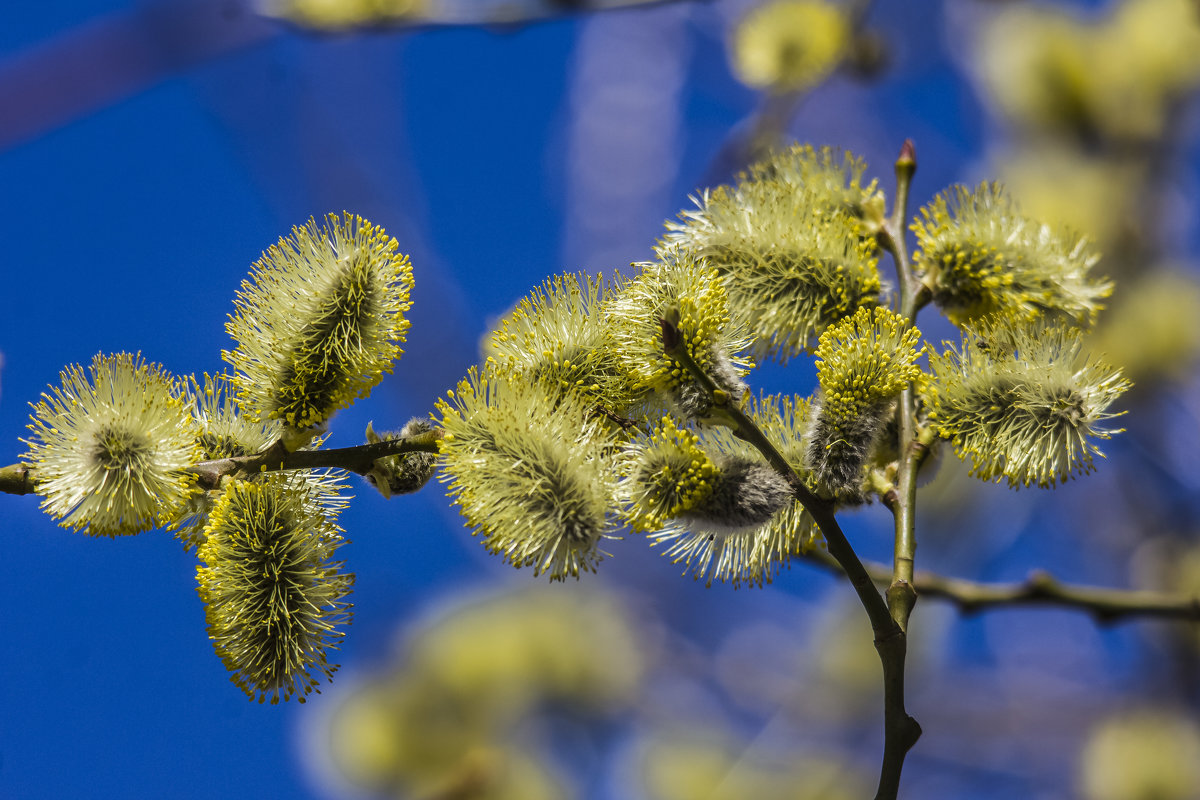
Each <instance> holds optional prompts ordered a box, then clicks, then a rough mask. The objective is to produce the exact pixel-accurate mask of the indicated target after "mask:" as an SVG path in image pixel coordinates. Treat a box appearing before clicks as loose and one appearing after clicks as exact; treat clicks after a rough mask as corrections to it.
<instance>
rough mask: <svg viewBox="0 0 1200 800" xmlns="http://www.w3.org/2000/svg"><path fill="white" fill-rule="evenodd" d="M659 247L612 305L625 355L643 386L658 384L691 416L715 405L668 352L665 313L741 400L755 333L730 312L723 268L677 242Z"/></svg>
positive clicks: (717, 381)
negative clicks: (746, 353) (654, 259)
mask: <svg viewBox="0 0 1200 800" xmlns="http://www.w3.org/2000/svg"><path fill="white" fill-rule="evenodd" d="M659 255H660V258H661V260H660V261H657V262H653V263H646V264H642V265H641V267H642V272H641V274H639V275H638V276H637V278H635V279H633V280H631V281H629V282H628V283H627V284H625V285H624V286H623V287H622V289H621V291H620V293H619V294H618V295H617V296H616V298H615V299H614V300H613V301H612V302H611V303H609V304H607V305H606V310H607V312H608V314H609V318H610V324H611V326H612V332H613V333H612V335H613V340H614V343H615V346H616V348H617V355H618V358H619V359H620V361H621V366H622V368H623V369H624V370H625V371H626V372H627V373H628V374H629V376H630V379H631V380H632V382H633V387H634V389H635V390H643V391H645V390H649V391H653V392H656V393H657V394H658V395H659V396H660V397H661V398H662V399H663V400H664V401H665V403H666V404H667V405H668V406H670V407H671V408H672V409H673V410H674V411H675V412H676V413H678V414H679V415H680V416H682V417H684V418H685V419H689V420H693V419H704V418H705V417H706V416H707V415H708V414H709V412H710V411H711V410H712V406H713V398H712V396H711V393H710V392H709V390H708V389H707V388H706V387H705V386H704V385H703V384H702V383H701V382H699V381H698V380H697V379H696V377H695V376H694V375H692V374H691V373H690V372H689V371H688V369H687V367H686V366H685V365H684V364H682V363H681V362H680V360H679V359H678V358H676V357H675V356H673V355H670V354H669V353H667V352H665V350H664V341H663V321H664V320H668V319H669V320H670V321H671V323H672V324H673V326H674V328H675V329H677V330H678V331H679V334H680V336H681V337H682V339H681V342H680V344H681V346H682V347H684V348H686V350H687V354H688V355H689V356H690V357H691V359H692V361H693V362H694V363H695V364H696V366H698V367H699V368H700V370H702V371H703V372H704V374H705V375H706V376H707V377H708V378H709V380H711V381H712V383H713V384H714V385H715V386H716V387H717V389H719V390H721V391H723V392H725V393H726V394H727V395H728V396H729V397H731V398H733V399H734V400H735V401H736V400H740V399H741V397H742V395H743V394H745V392H746V384H745V383H744V382H743V381H742V376H743V375H745V374H746V372H747V371H748V370H749V369H750V367H751V366H753V365H752V363H751V362H750V361H749V360H748V359H747V358H746V357H745V356H744V355H743V351H744V350H745V349H746V348H747V347H748V346H749V345H750V343H751V341H752V338H751V337H750V335H749V333H748V331H747V329H746V325H745V322H744V320H743V319H742V318H741V317H739V316H736V315H734V314H732V313H731V312H730V308H729V302H728V297H727V295H726V292H725V287H724V286H723V284H722V282H721V278H720V275H719V274H718V272H717V271H716V270H715V269H713V268H712V266H711V265H710V264H709V262H708V261H707V260H706V259H705V258H703V257H702V256H699V255H697V254H696V253H695V252H693V251H689V250H681V249H676V248H665V249H661V250H660V253H659Z"/></svg>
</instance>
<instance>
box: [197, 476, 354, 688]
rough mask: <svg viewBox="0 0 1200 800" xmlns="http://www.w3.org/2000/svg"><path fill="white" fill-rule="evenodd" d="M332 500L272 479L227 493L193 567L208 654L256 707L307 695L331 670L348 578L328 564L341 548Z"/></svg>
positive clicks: (239, 484)
mask: <svg viewBox="0 0 1200 800" xmlns="http://www.w3.org/2000/svg"><path fill="white" fill-rule="evenodd" d="M340 505H341V503H340V501H339V500H338V499H337V498H336V496H333V495H329V494H322V493H319V492H318V491H316V490H315V489H314V488H313V487H312V486H310V485H309V483H308V482H306V481H305V480H304V479H303V478H300V477H295V476H286V475H283V474H272V475H270V476H268V477H266V478H264V479H261V480H256V481H236V482H234V483H233V484H232V485H230V486H229V487H228V488H227V489H225V491H223V492H222V493H221V495H220V497H219V499H218V500H217V502H216V505H215V507H214V509H213V511H212V514H211V515H210V517H209V522H208V525H207V527H206V528H205V541H204V544H203V545H202V546H201V547H200V550H199V555H200V560H201V561H202V562H203V564H202V565H201V566H200V567H198V568H197V569H196V578H197V582H198V583H199V594H200V597H201V599H202V600H203V601H204V607H205V610H204V614H205V619H206V620H207V622H208V635H209V638H210V639H212V642H213V648H214V649H215V650H216V653H217V655H218V656H219V657H220V658H221V661H222V662H223V663H224V664H225V667H226V668H227V669H228V670H229V671H230V672H231V673H233V674H232V675H231V676H230V677H231V680H232V681H233V682H234V683H235V684H237V686H238V687H239V688H241V689H242V691H244V692H245V693H246V694H247V695H248V696H249V697H251V698H254V697H257V698H258V701H259V702H260V703H261V702H263V701H264V700H266V699H268V698H269V699H270V701H271V702H272V703H277V702H279V700H280V698H281V697H282V699H284V700H287V699H289V698H290V697H292V696H293V695H300V699H301V702H303V699H304V695H307V694H308V693H309V692H311V691H313V690H314V689H315V688H316V686H317V683H318V681H319V680H320V679H321V677H322V676H324V677H325V678H328V677H330V676H331V675H332V674H333V672H334V671H335V670H336V669H337V665H336V664H331V663H329V660H328V651H329V650H331V649H336V647H337V644H338V642H339V641H340V640H341V639H342V637H343V636H344V635H345V634H344V633H343V632H342V631H341V630H339V629H338V628H339V626H342V625H345V624H347V623H348V622H349V619H350V613H349V607H350V605H349V603H348V602H346V597H347V595H348V594H349V593H350V588H351V585H352V584H353V581H354V578H353V576H352V575H349V574H346V573H343V572H342V571H341V568H342V563H341V562H338V561H334V560H333V556H334V552H335V551H336V550H337V548H338V547H339V546H340V545H341V544H342V538H341V535H340V533H341V532H340V530H339V528H338V527H337V525H335V524H334V522H333V519H332V515H333V513H334V511H336V509H337V508H338V507H339V506H340Z"/></svg>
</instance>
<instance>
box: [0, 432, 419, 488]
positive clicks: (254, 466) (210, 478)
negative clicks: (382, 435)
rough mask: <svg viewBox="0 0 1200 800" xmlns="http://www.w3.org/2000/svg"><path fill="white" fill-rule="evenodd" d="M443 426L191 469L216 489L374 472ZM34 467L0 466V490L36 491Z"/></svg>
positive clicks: (277, 450) (278, 449)
mask: <svg viewBox="0 0 1200 800" xmlns="http://www.w3.org/2000/svg"><path fill="white" fill-rule="evenodd" d="M441 438H442V431H441V429H435V430H432V431H425V432H424V433H419V434H417V435H415V436H407V437H403V438H400V439H388V440H385V441H382V442H375V443H374V444H360V445H357V446H355V447H338V448H333V449H329V450H297V451H295V452H292V453H289V452H288V451H287V450H286V449H284V447H283V446H282V445H281V444H279V443H276V444H275V445H274V446H273V447H269V448H267V449H266V450H264V451H262V452H261V453H254V454H253V455H248V456H237V457H234V458H218V459H215V460H213V461H201V462H200V463H199V464H195V465H194V466H192V467H191V468H190V469H188V472H191V473H193V474H194V475H195V476H196V484H197V485H198V486H200V488H202V489H215V488H216V487H217V486H219V485H220V483H221V478H223V477H225V476H226V475H249V474H253V473H257V472H275V471H278V470H289V469H344V470H346V471H347V472H357V473H358V474H360V475H363V474H366V473H367V472H370V470H371V467H372V466H373V465H374V463H375V461H376V460H378V459H380V458H387V457H388V456H395V455H400V454H401V453H417V452H421V453H436V452H437V451H438V441H439V440H440V439H441ZM33 478H34V469H33V467H32V466H30V465H29V464H10V465H9V466H7V467H0V492H4V493H7V494H32V493H33V492H34V491H35V486H34V480H33Z"/></svg>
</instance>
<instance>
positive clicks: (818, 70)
mask: <svg viewBox="0 0 1200 800" xmlns="http://www.w3.org/2000/svg"><path fill="white" fill-rule="evenodd" d="M849 38H850V26H849V23H848V21H847V19H846V16H845V12H844V11H842V10H841V8H839V6H837V5H835V4H833V3H827V2H823V0H773V1H772V2H769V3H767V4H765V5H762V6H759V7H758V8H755V9H754V10H753V11H751V12H750V13H749V14H747V15H746V17H745V18H744V19H743V20H742V21H741V23H740V24H739V25H738V26H737V28H736V30H735V31H734V34H733V41H732V46H731V47H730V51H729V52H730V62H731V64H732V66H733V71H734V73H735V74H736V75H737V76H738V77H739V78H740V79H741V80H742V82H743V83H745V84H746V85H747V86H752V87H754V88H756V89H769V90H772V91H797V90H801V89H808V88H810V87H812V86H815V85H816V84H818V83H820V82H821V81H823V80H824V79H825V78H826V77H827V76H828V75H829V73H830V72H832V71H833V69H834V68H835V67H836V66H837V64H838V61H839V60H840V59H841V57H842V54H843V52H844V51H845V48H846V45H847V43H848V41H849Z"/></svg>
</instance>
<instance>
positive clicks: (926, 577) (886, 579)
mask: <svg viewBox="0 0 1200 800" xmlns="http://www.w3.org/2000/svg"><path fill="white" fill-rule="evenodd" d="M804 558H805V559H806V560H807V561H810V562H812V563H813V564H817V565H819V566H821V567H824V568H825V569H827V570H829V571H831V572H835V573H838V574H842V568H841V565H840V564H838V562H837V560H836V559H835V558H833V557H832V556H831V555H829V554H828V553H824V552H821V551H818V550H813V551H811V552H809V553H806V554H804ZM863 567H864V568H865V569H866V570H867V572H868V573H869V574H870V576H871V578H872V579H873V580H874V581H875V582H876V583H877V584H880V585H883V586H886V585H888V584H889V583H891V580H892V570H891V567H889V566H887V565H886V564H880V563H879V562H876V561H865V562H863ZM913 588H915V589H916V590H917V594H919V595H920V596H921V597H923V598H935V599H938V600H945V601H947V602H950V603H952V604H954V605H955V606H956V607H957V608H958V609H959V610H961V611H963V612H964V613H967V614H975V613H979V612H982V611H991V610H995V609H1002V608H1016V607H1024V606H1040V607H1044V608H1062V609H1068V610H1075V611H1082V612H1084V613H1087V614H1090V615H1091V616H1092V617H1094V618H1095V619H1096V621H1097V622H1100V623H1104V624H1110V623H1114V622H1124V621H1127V620H1132V619H1136V618H1139V617H1148V618H1155V619H1175V620H1188V621H1193V622H1200V595H1196V596H1190V597H1189V596H1187V595H1183V594H1171V593H1168V592H1153V591H1144V590H1135V589H1113V588H1109V587H1101V586H1083V585H1080V584H1071V583H1063V582H1062V581H1060V580H1059V579H1057V578H1055V577H1054V576H1053V575H1051V574H1050V573H1048V572H1046V571H1045V570H1035V571H1033V572H1031V573H1030V574H1029V576H1028V577H1027V578H1026V579H1025V580H1023V581H1017V582H1012V583H981V582H977V581H970V580H965V579H963V578H953V577H948V576H945V575H939V574H937V573H934V572H928V571H925V570H918V571H917V572H916V574H915V575H914V577H913Z"/></svg>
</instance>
